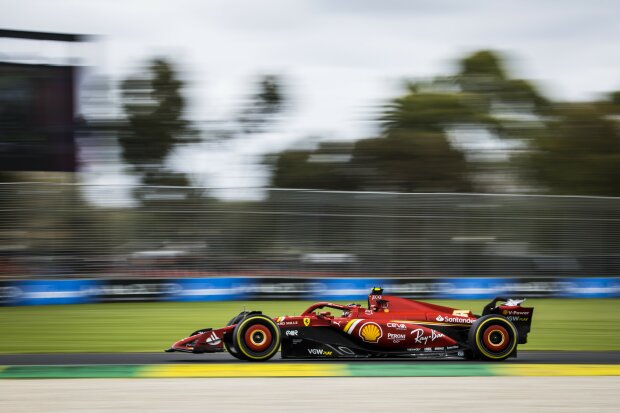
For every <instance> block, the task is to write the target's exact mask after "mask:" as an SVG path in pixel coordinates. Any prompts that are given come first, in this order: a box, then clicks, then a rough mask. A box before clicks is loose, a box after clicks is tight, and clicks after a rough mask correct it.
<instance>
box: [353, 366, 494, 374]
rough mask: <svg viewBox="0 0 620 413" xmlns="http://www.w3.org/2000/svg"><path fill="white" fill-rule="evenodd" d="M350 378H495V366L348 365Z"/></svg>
mask: <svg viewBox="0 0 620 413" xmlns="http://www.w3.org/2000/svg"><path fill="white" fill-rule="evenodd" d="M347 369H348V371H349V375H350V376H354V377H355V376H357V377H459V376H495V375H496V373H495V369H494V368H493V366H484V365H479V364H467V363H461V364H447V363H446V364H440V365H438V364H437V363H423V364H422V363H421V364H412V363H407V364H405V363H402V364H391V363H390V364H379V363H371V364H348V365H347Z"/></svg>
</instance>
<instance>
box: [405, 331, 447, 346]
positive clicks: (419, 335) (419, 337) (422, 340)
mask: <svg viewBox="0 0 620 413" xmlns="http://www.w3.org/2000/svg"><path fill="white" fill-rule="evenodd" d="M411 334H412V335H413V342H414V343H417V344H424V345H426V343H428V341H429V340H430V341H431V342H433V341H435V340H437V339H438V338H441V337H444V336H445V334H443V333H440V332H439V331H435V330H431V334H430V335H424V330H423V329H421V328H416V329H415V330H413V331H412V332H411Z"/></svg>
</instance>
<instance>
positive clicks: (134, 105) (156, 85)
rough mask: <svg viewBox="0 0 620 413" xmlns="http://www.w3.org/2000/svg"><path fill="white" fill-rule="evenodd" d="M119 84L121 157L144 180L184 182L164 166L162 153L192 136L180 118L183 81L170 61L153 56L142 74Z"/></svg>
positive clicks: (183, 100) (191, 130) (186, 123)
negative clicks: (124, 120)
mask: <svg viewBox="0 0 620 413" xmlns="http://www.w3.org/2000/svg"><path fill="white" fill-rule="evenodd" d="M121 87H122V96H123V108H124V110H125V115H126V118H127V125H126V127H124V128H122V129H121V133H120V136H119V143H120V144H121V147H122V155H123V159H124V160H125V161H126V162H127V163H128V164H130V165H132V167H133V170H134V171H135V172H137V173H138V174H140V175H141V176H142V179H143V181H144V183H148V184H152V185H154V184H158V183H159V184H164V185H165V184H170V183H171V182H172V183H174V184H176V185H186V184H187V181H186V179H185V177H184V176H183V175H182V174H178V173H171V172H169V171H166V170H165V168H164V162H165V160H166V157H167V156H168V155H169V154H170V152H171V150H172V149H173V147H174V146H175V145H177V144H179V143H188V142H190V141H192V140H193V139H194V138H195V137H196V132H195V131H194V130H193V129H191V128H190V125H189V122H188V121H187V120H185V119H184V111H185V99H184V97H183V95H182V93H181V92H182V88H183V82H182V81H181V80H180V79H179V78H178V74H177V72H176V70H175V69H174V67H173V65H172V64H171V63H170V62H168V61H167V60H164V59H155V60H153V61H152V62H151V63H150V64H149V66H148V73H147V75H146V76H134V77H130V78H128V79H126V80H125V81H123V82H122V85H121ZM158 177H161V181H162V182H159V180H160V179H159V178H158ZM147 181H148V182H147Z"/></svg>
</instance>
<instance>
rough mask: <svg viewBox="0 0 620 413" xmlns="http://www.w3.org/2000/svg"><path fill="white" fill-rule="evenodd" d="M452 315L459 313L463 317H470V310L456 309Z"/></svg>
mask: <svg viewBox="0 0 620 413" xmlns="http://www.w3.org/2000/svg"><path fill="white" fill-rule="evenodd" d="M452 315H458V316H461V317H468V316H469V310H454V311H453V312H452Z"/></svg>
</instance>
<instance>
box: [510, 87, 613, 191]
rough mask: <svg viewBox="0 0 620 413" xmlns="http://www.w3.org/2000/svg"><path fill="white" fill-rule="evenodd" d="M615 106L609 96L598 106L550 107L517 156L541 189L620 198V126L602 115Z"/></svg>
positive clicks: (589, 104)
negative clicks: (525, 148) (547, 114)
mask: <svg viewBox="0 0 620 413" xmlns="http://www.w3.org/2000/svg"><path fill="white" fill-rule="evenodd" d="M614 106H615V105H614V101H613V95H612V96H611V99H610V100H609V101H606V102H601V103H599V104H598V105H596V104H592V103H582V104H555V105H554V110H553V111H552V112H550V113H549V115H550V116H549V117H548V118H547V119H545V127H544V129H542V130H540V131H539V133H537V134H535V135H534V136H533V137H532V138H531V139H530V141H529V149H530V150H529V151H527V152H525V154H524V155H523V158H522V159H523V160H525V162H524V165H523V167H524V168H525V171H526V172H527V173H529V174H530V177H532V178H533V179H534V180H535V181H536V182H538V183H539V184H540V185H541V186H542V190H543V191H545V192H548V193H552V194H571V195H602V196H620V124H619V122H618V118H617V117H614V116H609V115H608V113H606V112H610V111H612V112H613V111H614ZM619 112H620V111H619Z"/></svg>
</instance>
